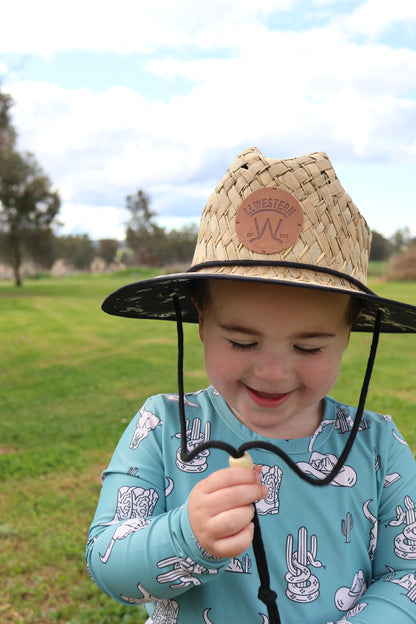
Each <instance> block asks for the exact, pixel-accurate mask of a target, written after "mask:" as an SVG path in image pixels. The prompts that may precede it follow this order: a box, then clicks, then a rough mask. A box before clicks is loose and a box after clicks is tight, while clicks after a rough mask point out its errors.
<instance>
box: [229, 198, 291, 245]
mask: <svg viewBox="0 0 416 624" xmlns="http://www.w3.org/2000/svg"><path fill="white" fill-rule="evenodd" d="M302 225H303V213H302V208H301V205H300V203H299V202H298V200H297V199H296V197H294V196H293V195H291V193H289V192H288V191H285V190H284V189H281V188H262V189H259V190H258V191H254V193H251V195H249V196H248V197H246V198H245V200H244V201H243V203H242V204H241V206H240V208H239V209H238V212H237V216H236V222H235V229H236V232H237V236H238V238H239V240H240V242H241V243H242V244H243V245H244V246H245V247H248V249H251V251H255V252H256V253H261V254H273V253H279V252H280V251H284V250H285V249H287V248H288V247H289V246H290V245H291V244H292V243H293V242H294V241H295V240H296V239H297V238H298V236H299V234H300V232H301V230H302Z"/></svg>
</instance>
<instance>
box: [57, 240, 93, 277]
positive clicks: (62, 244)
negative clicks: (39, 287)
mask: <svg viewBox="0 0 416 624" xmlns="http://www.w3.org/2000/svg"><path fill="white" fill-rule="evenodd" d="M57 245H58V252H57V254H58V257H59V258H62V259H63V260H65V262H66V263H67V264H68V265H70V266H73V267H74V268H75V269H78V270H79V271H83V270H85V269H89V268H90V264H91V262H92V260H93V259H94V257H95V250H94V245H93V243H92V241H91V239H90V238H89V236H88V235H87V234H78V235H76V236H71V235H70V236H60V237H59V238H58V239H57Z"/></svg>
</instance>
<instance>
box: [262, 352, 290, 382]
mask: <svg viewBox="0 0 416 624" xmlns="http://www.w3.org/2000/svg"><path fill="white" fill-rule="evenodd" d="M254 372H255V374H256V375H257V377H261V378H262V379H266V380H268V381H278V380H281V379H288V378H289V375H290V373H289V367H288V363H287V360H286V358H285V357H282V356H279V355H269V356H267V357H264V358H262V359H261V360H259V361H258V362H257V363H256V366H255V371H254Z"/></svg>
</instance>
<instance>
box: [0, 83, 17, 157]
mask: <svg viewBox="0 0 416 624" xmlns="http://www.w3.org/2000/svg"><path fill="white" fill-rule="evenodd" d="M12 106H13V100H12V98H11V97H10V95H7V94H6V93H2V92H1V91H0V157H1V154H2V153H4V152H8V151H10V150H11V149H13V148H14V145H15V142H16V132H15V130H14V128H13V126H12V123H11V120H10V113H9V111H10V108H11V107H12Z"/></svg>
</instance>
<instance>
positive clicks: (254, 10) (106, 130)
mask: <svg viewBox="0 0 416 624" xmlns="http://www.w3.org/2000/svg"><path fill="white" fill-rule="evenodd" d="M23 5H24V6H25V7H27V9H28V12H27V13H26V20H25V24H31V21H33V20H35V19H36V24H37V28H33V27H31V28H26V26H25V24H23V23H22V30H21V31H19V32H14V33H13V31H12V29H7V28H4V32H5V37H3V36H2V38H1V40H0V47H2V48H3V49H8V50H10V49H11V46H14V49H16V51H20V52H28V51H29V52H30V50H34V51H36V52H37V53H42V54H45V55H53V53H54V52H55V51H56V50H62V49H73V48H74V47H78V48H80V49H83V50H86V51H87V52H88V50H111V51H113V52H115V53H119V54H121V53H122V54H126V55H128V54H129V53H131V52H132V51H134V52H140V53H141V57H140V59H141V62H142V65H143V68H144V70H145V71H146V72H147V73H148V74H149V75H152V76H155V77H157V78H158V79H159V80H160V81H161V84H162V85H164V88H165V94H166V95H165V97H164V98H163V100H162V99H160V100H153V101H152V100H150V99H147V98H146V97H144V95H143V94H142V93H143V92H144V91H143V90H141V89H140V85H137V89H135V90H133V89H132V88H127V87H126V86H122V85H117V84H115V85H114V86H113V87H111V88H105V89H101V90H98V91H97V92H93V91H92V90H91V89H69V88H65V87H63V86H57V85H53V84H48V83H47V82H39V81H33V80H31V81H30V80H28V81H22V80H20V81H11V82H10V85H9V86H8V87H7V91H9V92H10V93H11V94H12V96H13V97H14V99H15V101H16V106H15V107H14V109H13V114H14V121H15V125H16V127H17V129H18V132H19V140H20V146H21V148H22V149H28V150H30V151H33V152H34V153H35V155H36V156H37V158H38V159H39V161H40V163H41V165H42V166H43V167H44V169H45V171H46V172H47V173H48V175H49V176H50V177H51V179H52V181H53V183H54V184H55V185H56V186H57V187H58V188H59V190H60V193H61V196H62V199H63V203H64V206H65V210H64V212H65V215H66V217H65V218H66V219H67V220H68V223H69V222H71V223H72V224H73V226H71V227H74V228H75V227H78V226H79V227H81V225H82V216H83V214H84V217H85V219H86V218H87V217H86V212H87V211H86V206H91V207H94V206H95V207H99V208H97V210H98V209H99V211H101V212H100V213H99V214H100V215H101V217H100V219H98V220H97V218H96V215H97V214H98V212H92V214H93V215H94V216H93V218H92V219H90V220H89V223H90V224H91V227H92V225H94V224H95V228H96V229H97V230H98V228H99V227H101V224H102V222H103V219H104V218H105V219H106V220H107V221H108V223H109V224H110V225H109V227H111V228H114V229H116V228H117V227H119V225H117V223H116V221H117V217H116V215H117V214H118V213H117V211H120V210H122V208H123V206H124V201H125V196H126V195H127V194H130V193H133V192H135V191H136V190H137V189H138V188H143V189H144V190H146V192H148V193H149V194H150V195H151V197H152V201H153V203H152V208H153V209H154V210H155V211H156V212H157V213H158V214H160V216H161V218H162V219H163V218H165V219H172V218H173V217H176V218H182V219H185V218H196V217H197V216H198V215H199V214H200V212H201V209H202V207H203V205H204V203H205V200H206V198H207V195H208V193H209V192H210V191H211V190H212V189H213V188H214V186H215V184H216V182H217V181H218V180H219V179H220V177H221V176H222V175H223V173H224V172H225V169H226V167H227V166H228V164H229V162H230V161H231V160H232V158H233V157H234V156H235V155H236V153H238V151H239V150H240V149H243V148H245V147H247V146H249V145H257V146H258V147H260V148H261V149H262V150H263V151H264V152H265V154H266V155H269V156H276V157H282V158H283V157H291V156H294V155H298V154H300V153H307V152H309V151H314V150H317V149H323V150H325V151H327V152H328V153H329V155H330V157H331V159H333V160H334V161H335V162H336V163H340V164H341V165H347V164H348V163H351V162H354V161H357V160H358V161H361V162H362V163H363V164H364V163H366V162H370V161H373V162H379V163H389V162H392V161H396V162H400V161H402V160H403V161H406V162H408V161H409V160H410V161H411V160H415V159H416V102H415V98H414V95H415V94H414V93H412V91H411V89H410V86H412V85H414V84H415V78H416V51H415V49H414V48H407V49H406V48H404V47H400V46H399V47H394V46H389V45H387V44H386V43H381V42H378V40H377V36H378V35H379V34H380V33H382V32H385V31H386V30H388V29H389V27H390V26H391V25H393V24H396V23H397V20H398V19H400V20H402V23H403V22H405V21H406V23H408V24H411V23H413V22H412V20H413V21H414V14H415V6H416V5H415V6H414V3H413V2H405V1H404V0H396V2H395V5H394V7H396V5H397V12H395V11H393V10H391V8H390V4H389V3H387V2H385V1H384V0H378V1H377V3H376V4H375V3H374V1H373V0H367V1H366V2H361V3H360V4H357V3H355V5H354V6H356V8H355V9H354V10H350V11H349V12H348V13H346V14H343V15H342V16H339V15H338V16H337V13H336V8H337V6H338V5H339V3H337V2H333V1H332V0H315V2H312V3H311V2H306V3H305V1H304V0H296V1H295V0H281V2H276V1H273V0H265V1H264V2H263V3H261V5H259V4H256V3H253V2H252V1H251V0H250V1H248V0H241V1H240V2H238V12H236V11H235V9H236V6H237V3H236V1H235V0H223V1H221V2H220V1H219V0H213V2H211V3H201V7H200V11H199V13H198V12H197V11H196V10H195V3H194V1H193V0H192V2H191V0H178V2H175V3H172V2H171V1H170V0H169V1H168V0H166V1H162V0H156V1H155V2H152V3H146V4H144V3H137V2H135V1H133V0H131V1H130V0H124V1H122V2H121V3H120V4H117V10H115V9H113V6H114V5H113V3H111V4H110V3H109V2H100V3H98V2H95V0H94V1H91V2H88V3H83V4H82V5H81V3H80V2H79V1H76V2H74V3H73V4H71V5H66V4H65V5H63V4H59V6H58V5H57V4H56V3H55V2H40V5H39V4H38V3H37V4H36V6H35V5H33V3H28V4H26V3H23V2H21V1H20V2H19V0H17V1H16V2H14V3H9V5H8V8H7V16H8V19H9V20H11V18H12V17H13V15H14V12H15V11H19V12H20V13H22V10H23ZM62 7H63V13H62V14H61V13H60V12H61V9H62ZM81 7H82V10H81ZM295 8H296V9H297V12H296V14H291V12H290V11H291V10H293V9H295ZM305 8H307V9H308V11H309V14H305V15H303V13H302V9H305ZM313 9H315V11H316V15H315V18H316V21H310V23H309V26H307V21H308V20H312V17H311V15H312V14H313ZM25 10H26V9H25ZM35 11H36V15H35ZM58 12H59V14H60V17H59V19H58ZM276 13H278V15H279V16H285V18H286V19H287V20H288V21H287V22H286V23H287V24H289V26H287V27H286V28H283V26H282V23H281V22H280V20H275V21H273V24H274V25H272V23H271V22H270V23H269V22H268V21H267V20H268V17H270V16H273V15H274V16H276ZM318 13H319V19H317V15H318ZM40 14H42V15H44V16H46V17H45V19H44V21H42V22H41V23H40V22H39V15H40ZM369 15H371V16H372V20H370V19H369ZM81 16H82V19H81ZM126 16H128V19H126ZM299 16H302V17H304V19H305V21H303V22H302V21H301V19H300V17H299ZM323 16H324V17H325V19H324V17H323ZM290 19H292V22H291V21H290ZM15 23H17V22H15ZM19 23H20V22H19ZM92 24H93V25H94V27H91V26H92ZM363 24H364V25H365V27H364V26H363ZM295 26H296V28H295ZM14 30H16V29H14ZM10 32H12V33H13V35H14V36H11V35H10V34H9V33H10ZM362 35H366V36H367V35H368V36H369V37H370V35H371V37H370V39H369V40H366V41H365V42H364V40H363V39H362ZM197 48H199V49H200V50H203V53H201V54H199V53H197V52H196V49H197ZM156 51H158V53H157V54H156ZM185 52H186V53H185ZM85 59H86V62H88V55H86V57H85ZM128 62H129V57H128V56H126V63H128ZM180 79H186V81H187V83H186V84H187V85H188V86H187V89H185V90H184V92H183V93H181V95H175V89H174V84H175V81H177V80H180ZM76 206H78V207H79V208H76ZM70 213H71V214H72V217H71V218H70V217H69V215H70ZM78 217H79V219H78ZM92 231H94V230H92ZM94 236H95V234H94Z"/></svg>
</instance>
